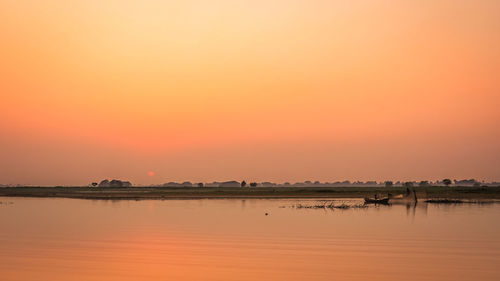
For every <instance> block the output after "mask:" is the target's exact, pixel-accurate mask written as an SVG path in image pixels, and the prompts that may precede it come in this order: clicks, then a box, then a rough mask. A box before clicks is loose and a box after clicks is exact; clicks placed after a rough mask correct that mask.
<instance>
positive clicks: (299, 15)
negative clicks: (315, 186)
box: [0, 0, 500, 185]
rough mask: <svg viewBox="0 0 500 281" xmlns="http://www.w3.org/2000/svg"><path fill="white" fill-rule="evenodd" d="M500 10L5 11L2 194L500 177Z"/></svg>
mask: <svg viewBox="0 0 500 281" xmlns="http://www.w3.org/2000/svg"><path fill="white" fill-rule="evenodd" d="M498 11H500V1H496V0H481V1H451V0H440V1H396V2H388V1H382V0H380V1H320V0H317V1H299V0H288V1H284V0H278V1H272V2H269V1H260V0H257V1H229V0H224V1H216V2H214V1H191V0H187V1H156V0H148V1H138V0H131V1H118V0H110V1H89V0H85V1H84V0H65V1H62V0H51V1H27V0H16V1H13V0H5V1H1V2H0V35H1V36H2V44H1V45H0V60H1V61H2V64H1V65H0V75H1V77H2V79H1V81H0V101H1V104H2V108H1V110H0V159H1V161H0V171H1V172H0V183H3V184H9V183H20V184H30V185H86V184H88V183H89V182H92V181H96V180H101V179H104V178H109V179H111V178H117V179H123V180H129V181H131V182H133V183H134V184H142V185H148V184H153V183H161V182H167V181H184V180H190V181H203V182H207V181H215V180H232V179H237V180H241V179H249V180H252V181H273V182H285V181H290V182H297V181H304V180H319V181H335V180H344V179H350V180H361V181H366V180H377V181H381V180H386V179H397V180H405V181H406V180H415V179H432V180H436V179H443V178H451V179H470V178H475V179H481V180H485V181H499V180H500V178H499V176H500V142H499V141H498V140H499V139H500V126H499V125H498V124H499V123H500V110H499V105H500V94H499V93H500V83H499V79H500V52H499V50H500V16H499V12H498Z"/></svg>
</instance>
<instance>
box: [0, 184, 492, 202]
mask: <svg viewBox="0 0 500 281" xmlns="http://www.w3.org/2000/svg"><path fill="white" fill-rule="evenodd" d="M415 190H416V193H417V197H418V198H419V199H422V200H425V199H462V200H464V199H465V200H495V199H497V200H498V199H500V187H442V186H431V187H416V188H415ZM405 191H406V188H405V187H390V188H385V187H256V188H198V187H196V188H189V187H186V188H180V187H175V188H171V187H128V188H90V187H3V188H0V197H31V198H74V199H89V200H169V199H171V200H174V199H178V200H180V199H188V200H189V199H191V200H197V199H328V198H330V199H341V198H365V197H373V196H374V195H375V194H379V195H381V196H385V195H387V194H389V193H391V194H393V195H398V194H403V193H404V192H405Z"/></svg>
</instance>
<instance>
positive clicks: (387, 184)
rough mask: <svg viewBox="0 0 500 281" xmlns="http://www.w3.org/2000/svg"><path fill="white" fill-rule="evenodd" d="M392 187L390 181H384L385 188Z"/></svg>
mask: <svg viewBox="0 0 500 281" xmlns="http://www.w3.org/2000/svg"><path fill="white" fill-rule="evenodd" d="M392 186H393V183H392V181H386V182H385V187H392Z"/></svg>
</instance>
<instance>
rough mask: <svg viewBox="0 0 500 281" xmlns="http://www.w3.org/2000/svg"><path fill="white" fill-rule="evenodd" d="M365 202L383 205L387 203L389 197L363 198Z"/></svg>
mask: <svg viewBox="0 0 500 281" xmlns="http://www.w3.org/2000/svg"><path fill="white" fill-rule="evenodd" d="M365 204H383V205H389V198H382V199H377V198H375V199H373V198H365Z"/></svg>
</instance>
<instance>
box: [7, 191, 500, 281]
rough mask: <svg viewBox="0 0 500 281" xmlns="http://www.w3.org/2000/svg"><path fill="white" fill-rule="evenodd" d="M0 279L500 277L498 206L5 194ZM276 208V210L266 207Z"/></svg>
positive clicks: (377, 278)
mask: <svg viewBox="0 0 500 281" xmlns="http://www.w3.org/2000/svg"><path fill="white" fill-rule="evenodd" d="M0 202H2V204H0V280H3V281H11V280H12V281H14V280H22V281H27V280H37V281H38V280H50V281H57V280H64V281H66V280H287V281H290V280H334V279H337V280H499V279H498V278H499V275H500V224H499V221H500V220H499V219H500V205H499V204H494V205H481V206H480V205H455V206H443V205H441V206H435V205H433V206H431V205H428V206H426V205H425V204H419V205H418V206H417V207H416V208H407V207H406V206H391V207H386V206H383V207H373V208H367V209H349V210H335V211H325V210H310V209H309V210H305V209H294V208H290V207H289V206H291V205H295V204H298V203H302V204H308V203H312V201H310V200H171V201H170V200H166V201H154V200H152V201H116V202H112V201H90V200H75V199H31V198H1V197H0ZM266 212H268V213H269V215H268V216H265V213H266Z"/></svg>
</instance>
